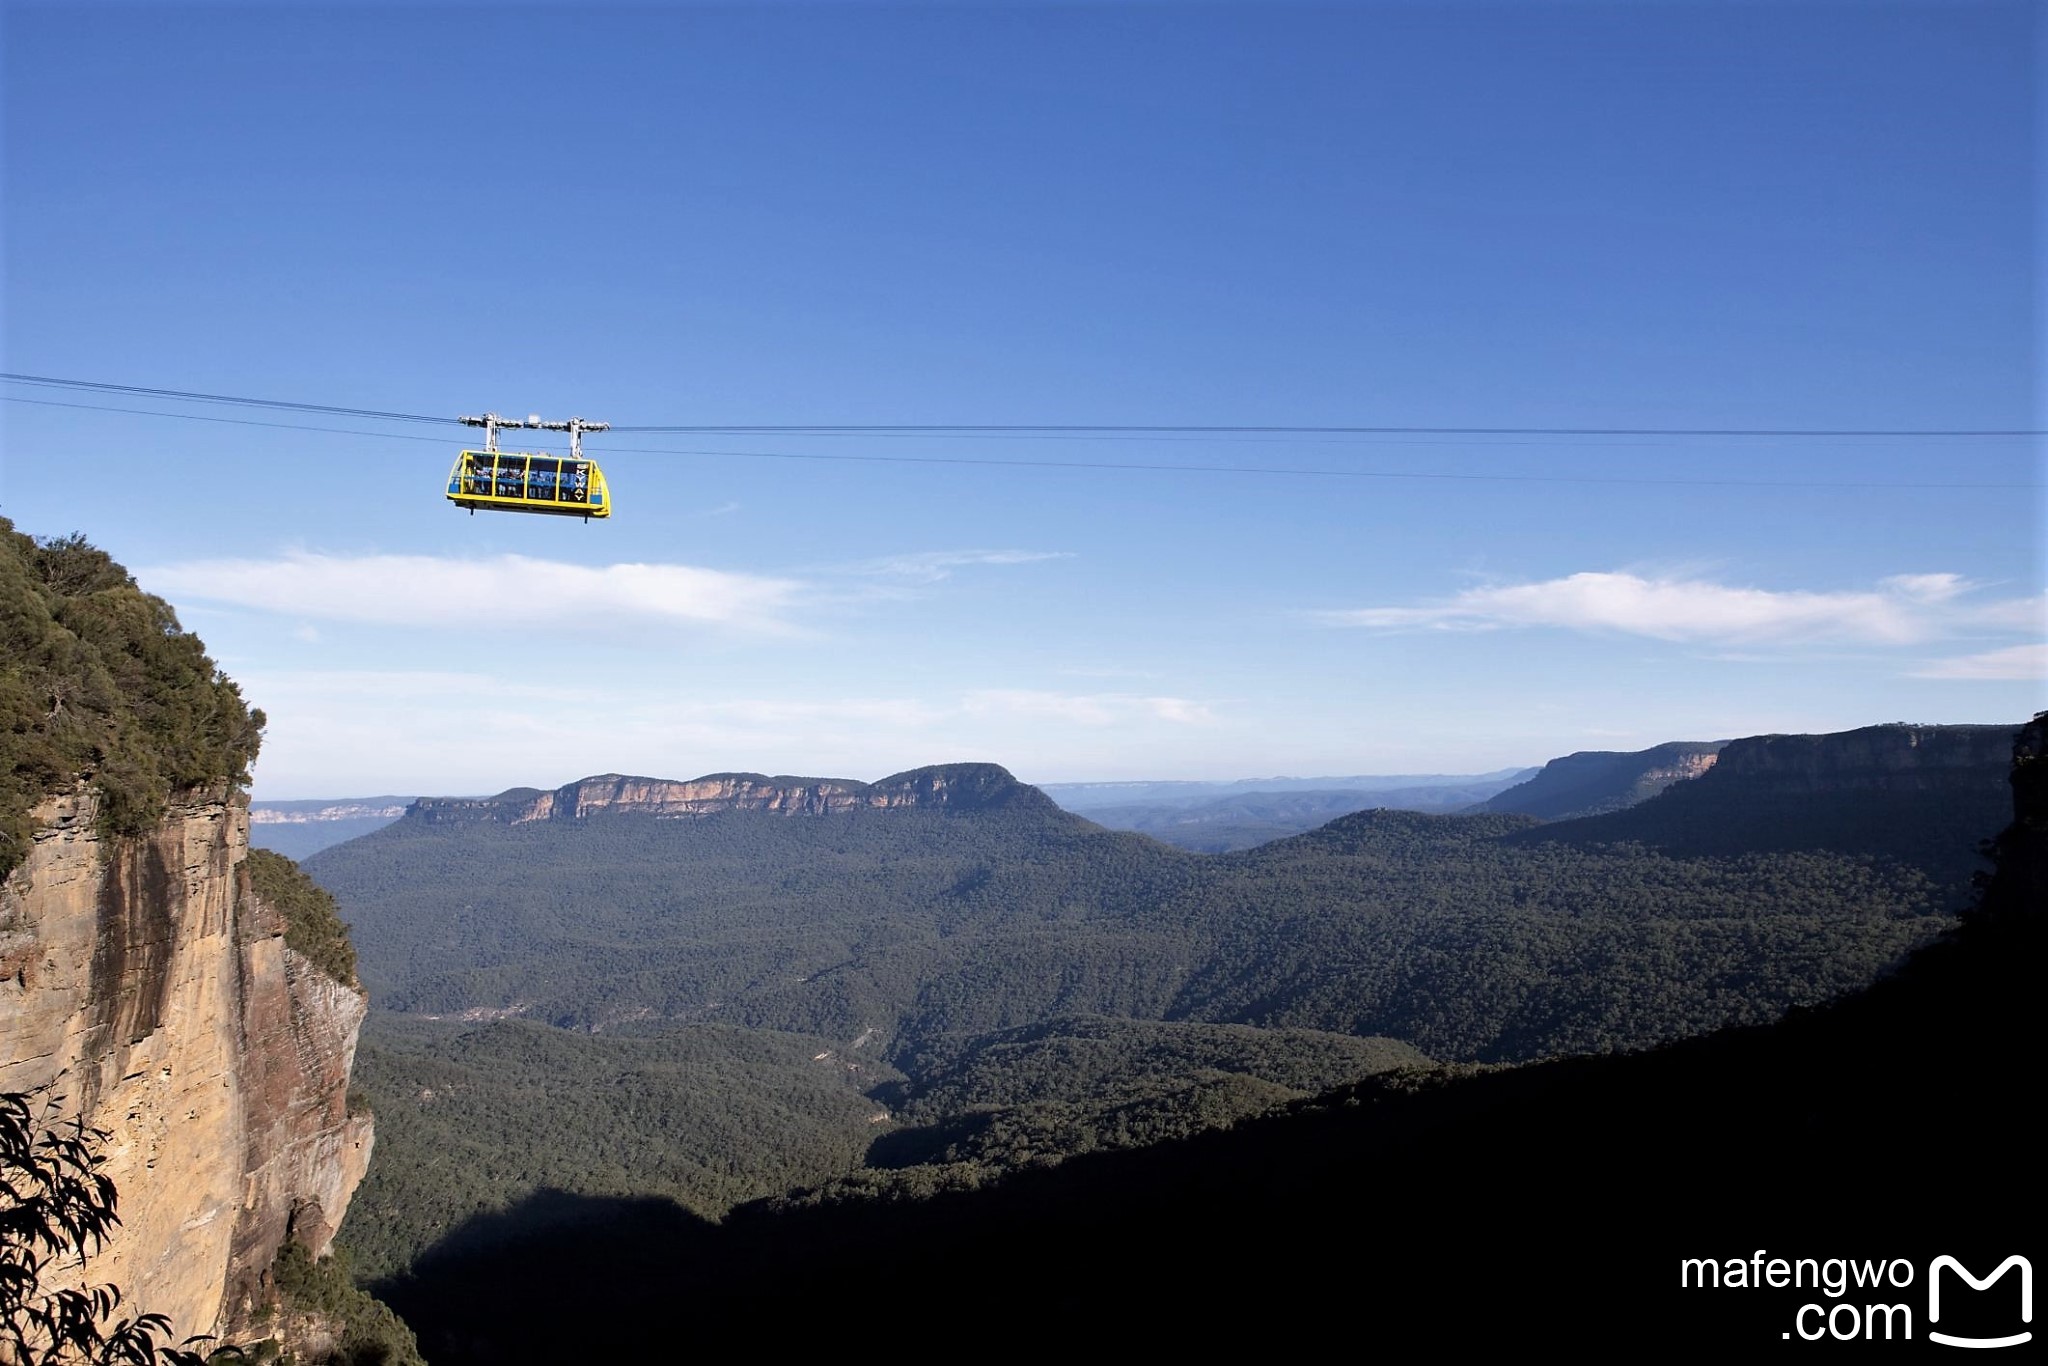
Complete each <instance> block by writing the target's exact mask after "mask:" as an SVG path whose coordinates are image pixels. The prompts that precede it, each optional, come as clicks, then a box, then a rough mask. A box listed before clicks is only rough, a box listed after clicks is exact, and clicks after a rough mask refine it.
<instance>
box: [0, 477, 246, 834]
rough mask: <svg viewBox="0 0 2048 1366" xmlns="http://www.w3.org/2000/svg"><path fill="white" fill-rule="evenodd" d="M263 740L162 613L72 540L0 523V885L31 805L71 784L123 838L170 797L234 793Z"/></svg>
mask: <svg viewBox="0 0 2048 1366" xmlns="http://www.w3.org/2000/svg"><path fill="white" fill-rule="evenodd" d="M262 732H263V713H262V712H260V711H251V710H249V708H248V707H247V706H246V705H244V703H243V701H242V695H241V692H240V690H238V689H237V688H236V687H235V685H234V684H233V683H232V682H230V681H229V680H228V678H227V677H226V675H224V674H222V673H221V671H220V670H219V669H217V668H216V667H214V663H213V661H212V660H211V659H209V658H207V656H206V647H205V646H204V645H203V644H201V643H200V640H199V638H198V637H197V636H194V635H190V634H188V633H186V632H185V631H183V630H180V629H179V627H178V619H177V616H176V615H175V614H174V613H173V612H172V611H171V608H170V604H168V603H166V602H165V601H164V600H163V599H162V598H158V597H154V596H152V595H150V594H148V593H145V592H143V591H142V590H141V589H140V588H137V587H136V586H135V580H134V579H132V578H130V577H129V575H128V572H127V571H126V570H125V569H123V568H121V566H120V565H118V564H115V563H114V561H113V560H112V559H111V558H109V557H108V555H107V553H106V552H105V551H103V550H99V549H96V548H94V547H93V546H91V545H88V544H87V543H86V541H85V539H84V538H83V537H81V536H75V535H74V536H61V537H53V538H48V539H44V540H36V539H33V538H31V537H28V536H24V535H22V534H21V533H20V532H18V531H16V530H15V529H14V523H13V522H11V521H9V520H7V519H6V518H4V517H0V875H4V874H5V873H6V872H7V871H8V870H10V869H12V868H13V867H14V866H15V864H17V863H19V862H20V861H21V859H22V857H23V856H24V855H25V854H26V852H27V847H28V846H27V841H28V838H29V834H30V829H29V810H30V808H31V807H33V806H34V805H35V803H36V801H37V800H38V799H40V798H42V797H43V796H46V795H48V794H49V793H52V792H57V791H62V790H65V789H68V788H69V787H70V786H71V785H72V784H73V783H75V782H78V781H79V780H81V779H83V780H85V781H86V782H87V783H88V784H90V786H91V788H92V790H93V792H94V793H95V794H96V795H97V796H98V798H99V804H100V806H99V818H100V822H101V825H102V827H103V828H105V829H107V830H110V831H118V832H121V833H134V832H137V831H140V830H143V829H145V828H147V827H148V826H149V825H151V824H153V823H154V822H155V821H156V819H157V817H158V816H159V815H161V814H162V812H163V809H164V805H165V803H166V802H167V801H168V800H169V799H170V796H171V794H172V793H173V792H175V791H177V790H179V789H181V788H186V787H193V786H199V785H203V784H213V783H224V782H232V783H241V782H246V781H247V780H248V774H249V765H250V763H251V762H253V761H254V759H255V757H256V749H257V746H258V745H259V743H260V742H261V739H262Z"/></svg>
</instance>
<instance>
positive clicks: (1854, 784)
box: [1715, 725, 2020, 798]
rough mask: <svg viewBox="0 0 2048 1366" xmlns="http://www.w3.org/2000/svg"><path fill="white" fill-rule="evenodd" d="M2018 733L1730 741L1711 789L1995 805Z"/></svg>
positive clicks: (1848, 734)
mask: <svg viewBox="0 0 2048 1366" xmlns="http://www.w3.org/2000/svg"><path fill="white" fill-rule="evenodd" d="M2019 729H2020V728H2019V726H2017V725H2011V726H1908V725H1895V726H1866V727H1864V728H1863V729H1861V730H1847V731H1840V732H1837V733H1835V734H1833V735H1757V736H1752V737H1750V738H1749V739H1746V740H1733V741H1730V742H1729V744H1728V746H1727V748H1725V749H1723V750H1722V751H1721V756H1720V764H1719V766H1718V770H1717V772H1716V775H1715V781H1716V782H1717V783H1722V784H1730V785H1733V784H1736V783H1739V784H1741V786H1742V787H1743V788H1744V789H1745V790H1747V791H1750V792H1758V793H1761V792H1772V793H1780V794H1787V795H1792V794H1799V793H1807V792H1821V791H1830V792H1841V791H1880V792H1940V791H1963V790H1967V791H1971V792H1984V793H1995V794H1997V795H1998V796H1999V797H2000V798H2003V796H2004V793H2005V788H2006V778H2007V774H2008V773H2009V771H2010V769H2011V766H2012V752H2013V739H2014V736H2015V735H2017V734H2018V732H2019Z"/></svg>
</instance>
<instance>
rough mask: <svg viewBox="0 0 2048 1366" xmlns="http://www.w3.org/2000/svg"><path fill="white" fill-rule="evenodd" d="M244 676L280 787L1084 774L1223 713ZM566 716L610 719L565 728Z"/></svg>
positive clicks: (308, 673) (453, 674)
mask: <svg viewBox="0 0 2048 1366" xmlns="http://www.w3.org/2000/svg"><path fill="white" fill-rule="evenodd" d="M242 682H243V691H244V693H245V695H246V696H248V697H249V699H250V700H251V701H252V702H253V703H254V704H256V705H258V706H261V707H263V708H264V710H265V711H266V712H267V713H268V715H269V717H270V729H269V732H268V734H267V736H266V738H265V741H264V747H263V756H262V759H261V761H260V763H259V765H258V769H257V780H258V784H259V790H260V791H261V792H262V793H263V794H264V795H266V796H278V797H281V796H285V795H307V796H331V795H337V794H346V793H349V792H355V791H361V792H368V791H373V790H375V791H396V792H443V793H445V792H486V791H496V790H498V789H501V788H505V787H510V786H515V785H539V786H551V785H554V784H557V783H561V782H566V781H568V780H570V779H572V778H577V777H581V776H583V775H585V774H588V773H599V772H605V771H616V772H623V773H645V774H652V775H655V776H660V777H671V778H689V777H695V776H697V775H698V774H701V773H712V772H718V771H721V770H729V769H740V770H754V771H765V772H771V773H774V772H785V773H810V774H822V775H829V776H838V777H861V778H876V777H880V776H882V775H883V774H886V773H893V772H896V771H898V770H900V769H905V768H913V767H916V766H917V765H919V764H929V763H944V762H950V761H954V760H960V759H990V760H994V761H995V762H998V763H1008V764H1010V765H1012V766H1013V767H1022V766H1025V765H1028V764H1046V763H1052V762H1058V763H1061V764H1062V765H1067V766H1072V767H1074V768H1076V769H1077V770H1078V769H1081V768H1082V767H1084V766H1085V765H1087V764H1090V763H1097V762H1108V761H1111V760H1118V759H1122V757H1123V756H1125V755H1126V754H1130V755H1133V756H1135V755H1136V754H1139V753H1145V752H1150V751H1151V750H1153V749H1156V748H1158V747H1159V746H1160V744H1161V743H1162V742H1163V741H1164V737H1167V736H1179V735H1183V734H1185V732H1186V728H1187V727H1189V726H1195V725H1204V724H1208V723H1210V722H1211V721H1212V720H1213V717H1212V716H1211V714H1210V711H1209V708H1208V707H1207V705H1205V704H1204V703H1201V702H1198V701H1194V700H1191V699H1187V698H1177V697H1153V696H1135V695H1123V694H1068V693H1057V692H1039V691H1031V690H1009V689H986V690H978V691H966V692H948V693H940V694H936V695H933V696H929V697H919V696H896V697H824V698H803V697H725V698H715V697H714V698H704V697H698V698H687V697H684V698H679V697H677V696H675V695H674V693H673V691H672V689H671V688H670V687H669V686H668V685H667V684H666V683H664V682H662V681H658V680H647V681H643V682H641V683H639V684H637V685H636V684H631V683H624V682H615V683H613V684H611V685H609V686H598V687H591V686H588V685H585V684H581V683H573V684H572V683H566V682H553V681H548V680H539V681H536V680H531V679H504V680H500V679H497V678H495V677H493V676H491V675H488V674H484V673H471V672H460V671H420V672H407V671H399V670H383V671H376V670H364V671H360V672H350V671H328V670H281V671H278V672H275V673H265V672H262V671H250V672H248V673H247V674H246V675H245V676H244V677H243V679H242ZM565 714H567V715H573V716H576V717H592V718H600V719H601V724H595V725H589V726H585V725H566V726H565V725H563V724H562V720H563V717H564V715H565ZM1103 756H1108V758H1107V759H1105V758H1104V757H1103ZM1125 761H1127V762H1135V758H1132V759H1129V760H1125Z"/></svg>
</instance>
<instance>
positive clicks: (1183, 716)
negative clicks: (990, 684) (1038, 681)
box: [962, 688, 1215, 726]
mask: <svg viewBox="0 0 2048 1366" xmlns="http://www.w3.org/2000/svg"><path fill="white" fill-rule="evenodd" d="M962 709H963V710H964V711H965V712H966V713H967V714H968V715H970V716H988V715H1008V716H1016V717H1029V718H1033V719H1036V720H1044V721H1056V722H1060V723H1063V724H1067V725H1076V726H1117V725H1127V724H1129V723H1130V722H1132V721H1136V720H1144V719H1151V720H1157V721H1168V722H1171V723H1173V724H1175V725H1182V726H1188V725H1203V724H1206V723H1208V722H1210V721H1213V720H1215V717H1214V716H1213V715H1212V714H1211V713H1210V711H1209V708H1208V705H1207V704H1206V703H1202V702H1196V701H1192V700H1190V699H1188V698H1185V697H1133V696H1130V695H1129V694H1125V693H1057V692H1039V691H1034V690H1031V689H1023V688H987V689H982V690H980V691H977V692H971V693H968V694H967V695H966V697H965V698H964V699H963V702H962Z"/></svg>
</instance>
